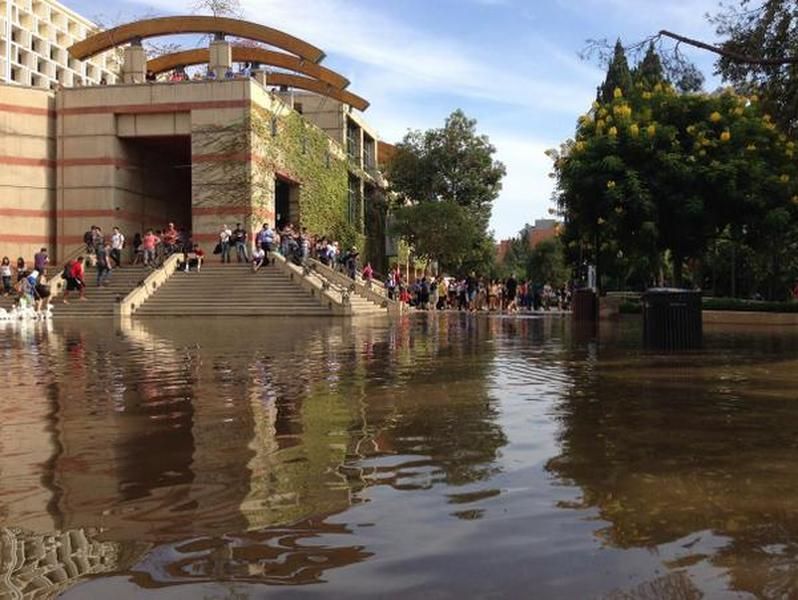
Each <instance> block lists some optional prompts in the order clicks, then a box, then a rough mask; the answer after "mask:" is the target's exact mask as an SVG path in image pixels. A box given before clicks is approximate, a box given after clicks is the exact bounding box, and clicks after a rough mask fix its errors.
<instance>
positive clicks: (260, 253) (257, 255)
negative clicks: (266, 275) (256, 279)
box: [252, 246, 266, 273]
mask: <svg viewBox="0 0 798 600" xmlns="http://www.w3.org/2000/svg"><path fill="white" fill-rule="evenodd" d="M264 260H266V251H265V250H264V249H263V248H262V247H260V246H256V247H255V250H254V251H253V252H252V272H253V273H257V272H258V269H260V268H261V267H262V266H263V261H264Z"/></svg>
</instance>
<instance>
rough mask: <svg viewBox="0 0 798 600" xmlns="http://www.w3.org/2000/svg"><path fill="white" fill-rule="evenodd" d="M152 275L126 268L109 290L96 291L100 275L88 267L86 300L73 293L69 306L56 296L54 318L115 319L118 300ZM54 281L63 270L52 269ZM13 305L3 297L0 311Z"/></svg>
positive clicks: (117, 273) (117, 271)
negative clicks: (82, 300)
mask: <svg viewBox="0 0 798 600" xmlns="http://www.w3.org/2000/svg"><path fill="white" fill-rule="evenodd" d="M148 273H149V271H148V270H147V269H146V268H144V267H142V266H138V265H136V266H123V267H122V268H121V269H114V270H113V271H112V272H111V278H110V279H109V280H108V286H106V287H100V288H98V287H96V285H95V283H96V281H97V271H96V270H95V269H94V268H92V267H86V282H87V283H88V286H87V287H86V300H85V302H81V301H80V300H78V293H77V292H70V298H69V304H64V303H63V301H62V300H63V298H62V297H61V296H57V297H55V298H53V300H52V306H53V316H54V317H57V318H59V319H63V318H72V317H112V316H113V315H114V304H116V298H117V296H123V297H124V296H125V295H127V294H128V293H129V292H130V291H131V290H132V289H133V288H135V287H136V286H137V285H138V283H139V282H140V281H142V280H143V279H144V278H145V277H147V274H148ZM51 275H52V276H53V279H52V280H51V281H50V284H51V285H52V286H54V285H55V283H56V280H60V278H61V272H60V270H59V271H58V272H56V270H55V269H52V273H51ZM13 305H14V297H12V296H8V297H3V296H0V308H4V309H6V310H11V308H12V307H13Z"/></svg>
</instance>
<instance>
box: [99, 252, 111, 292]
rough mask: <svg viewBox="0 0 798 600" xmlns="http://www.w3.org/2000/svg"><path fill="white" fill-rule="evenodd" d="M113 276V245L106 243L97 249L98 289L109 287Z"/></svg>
mask: <svg viewBox="0 0 798 600" xmlns="http://www.w3.org/2000/svg"><path fill="white" fill-rule="evenodd" d="M110 276H111V244H110V243H108V242H105V243H104V244H103V245H101V246H100V247H99V248H98V249H97V287H100V286H106V285H108V278H109V277H110Z"/></svg>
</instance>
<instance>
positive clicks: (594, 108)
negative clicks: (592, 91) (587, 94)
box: [590, 100, 599, 110]
mask: <svg viewBox="0 0 798 600" xmlns="http://www.w3.org/2000/svg"><path fill="white" fill-rule="evenodd" d="M590 106H592V107H593V110H598V107H599V103H598V101H597V100H593V104H591V105H590Z"/></svg>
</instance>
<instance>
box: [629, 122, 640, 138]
mask: <svg viewBox="0 0 798 600" xmlns="http://www.w3.org/2000/svg"><path fill="white" fill-rule="evenodd" d="M639 133H640V128H639V127H638V126H637V123H632V124H631V125H629V135H631V136H632V137H637V136H638V134H639Z"/></svg>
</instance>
